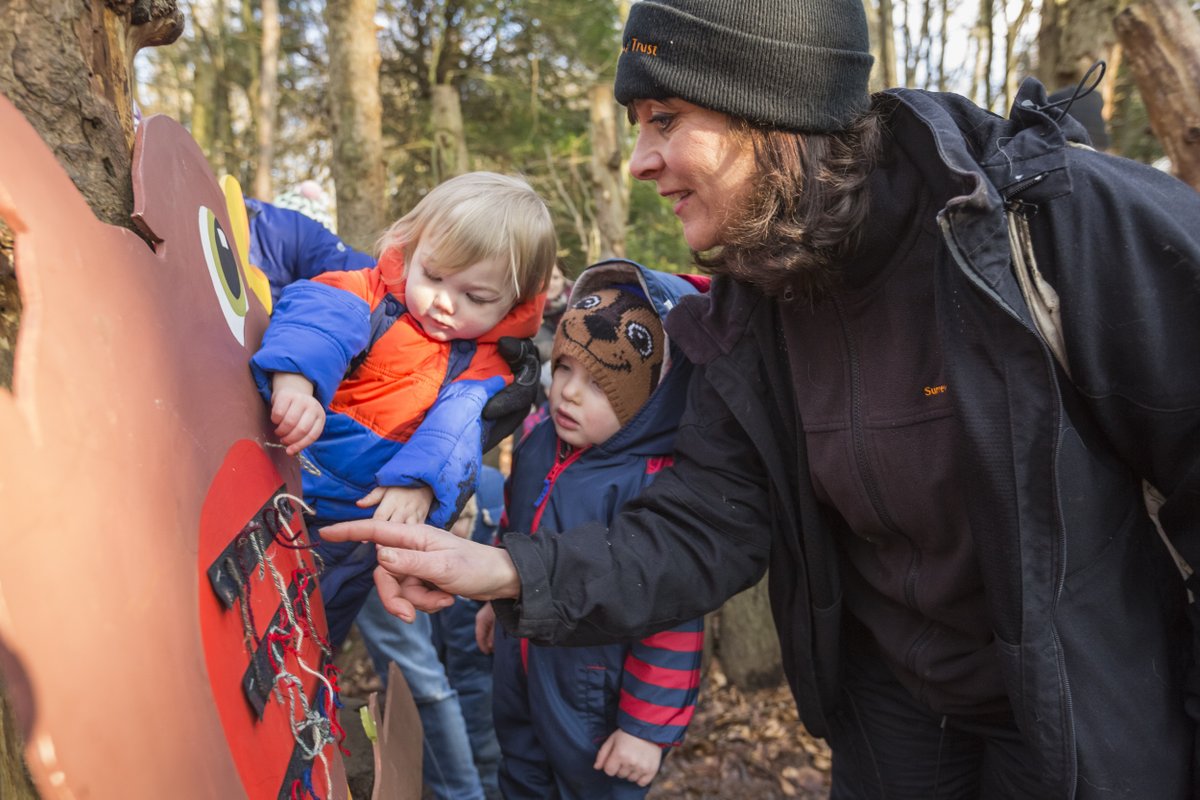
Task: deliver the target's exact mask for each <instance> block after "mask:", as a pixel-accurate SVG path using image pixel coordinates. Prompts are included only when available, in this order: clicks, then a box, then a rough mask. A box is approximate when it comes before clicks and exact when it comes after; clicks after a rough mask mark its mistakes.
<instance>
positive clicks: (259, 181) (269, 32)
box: [254, 0, 279, 200]
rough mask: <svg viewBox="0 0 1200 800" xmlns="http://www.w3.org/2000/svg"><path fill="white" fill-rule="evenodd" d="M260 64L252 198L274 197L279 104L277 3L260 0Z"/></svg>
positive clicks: (274, 0) (275, 0) (277, 1)
mask: <svg viewBox="0 0 1200 800" xmlns="http://www.w3.org/2000/svg"><path fill="white" fill-rule="evenodd" d="M261 48H262V57H261V59H260V63H261V64H262V66H261V68H260V71H259V81H258V128H257V140H258V158H257V161H258V165H257V166H256V167H255V169H254V196H255V197H258V198H260V199H262V200H270V199H271V198H272V197H274V196H275V192H274V189H273V187H272V184H271V169H272V167H273V165H274V163H275V109H276V108H277V107H278V105H279V0H262V44H261Z"/></svg>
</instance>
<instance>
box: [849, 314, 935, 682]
mask: <svg viewBox="0 0 1200 800" xmlns="http://www.w3.org/2000/svg"><path fill="white" fill-rule="evenodd" d="M833 304H834V306H835V307H836V308H837V313H838V322H839V323H840V324H841V326H842V338H843V339H844V340H845V342H846V350H847V352H848V355H849V357H850V432H851V438H852V439H853V441H854V458H855V461H857V462H858V470H859V474H860V475H861V476H862V482H863V486H864V488H866V490H867V497H868V498H869V499H870V501H871V507H872V508H874V509H875V513H876V514H877V515H878V516H879V521H880V522H881V523H883V527H884V528H886V529H887V531H888V532H889V533H891V534H894V535H896V536H898V537H900V538H901V539H903V540H904V541H906V542H908V547H909V551H910V553H911V556H910V558H909V563H908V572H907V574H906V575H905V577H904V601H905V602H906V603H907V604H908V606H909V608H912V609H913V610H920V609H918V608H917V589H916V585H917V575H918V573H919V572H920V569H921V551H920V548H918V547H917V546H916V545H915V544H913V540H912V539H911V538H909V537H908V536H907V535H905V533H904V532H903V531H902V530H900V529H899V527H898V526H897V525H896V523H895V521H894V520H893V519H892V517H891V515H890V514H889V513H888V511H887V508H886V507H885V506H884V503H883V497H882V496H881V495H880V493H879V483H878V482H877V481H876V480H875V475H874V473H873V472H872V470H871V467H870V464H869V462H868V460H867V441H866V434H865V433H864V432H863V428H864V424H863V411H862V370H861V368H860V367H861V365H860V364H859V358H858V348H857V347H856V346H855V343H854V337H852V336H851V335H850V331H849V329H848V328H847V327H846V315H845V313H844V312H843V308H842V301H841V300H840V299H838V298H837V297H834V298H833ZM919 638H920V637H918V639H919ZM916 644H917V642H914V643H913V645H914V646H915V645H916ZM911 652H912V651H911V649H910V651H909V654H910V655H911ZM909 666H910V667H911V666H912V665H911V664H910V665H909Z"/></svg>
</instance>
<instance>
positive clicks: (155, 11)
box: [0, 0, 183, 800]
mask: <svg viewBox="0 0 1200 800" xmlns="http://www.w3.org/2000/svg"><path fill="white" fill-rule="evenodd" d="M182 32H183V15H182V14H181V13H180V12H179V10H178V9H177V8H176V4H175V0H107V2H99V0H93V2H74V3H45V2H39V0H7V2H3V3H0V94H3V95H4V96H5V97H6V98H8V99H9V100H10V101H11V102H12V103H13V105H15V106H16V107H17V108H18V109H19V110H20V111H21V113H22V114H24V115H25V117H26V118H27V119H28V120H29V122H30V123H31V124H32V125H33V127H34V128H35V129H37V131H38V133H39V134H41V137H42V138H43V139H44V140H45V141H46V143H47V144H48V145H49V146H50V149H51V150H53V152H54V155H55V156H56V157H57V158H58V161H59V163H60V164H62V166H63V168H64V169H65V170H66V171H67V174H68V175H70V177H71V180H72V181H74V183H75V185H76V186H77V187H78V188H79V191H80V192H81V193H82V194H83V196H84V198H86V199H87V201H88V203H89V205H90V206H91V208H92V210H93V211H94V212H95V214H96V216H97V217H98V218H100V219H101V220H103V221H104V222H107V223H110V224H112V225H122V226H125V227H130V228H132V227H133V226H132V224H131V223H130V220H129V216H130V214H131V213H132V212H133V183H132V179H131V177H130V163H131V159H132V154H133V102H132V92H131V82H130V70H131V64H132V61H133V56H134V54H135V53H137V51H138V50H140V49H141V48H143V47H151V46H155V45H163V44H170V43H171V42H173V41H175V40H176V39H177V38H179V35H180V34H181V33H182ZM18 156H19V154H13V153H8V154H5V155H4V156H0V157H7V158H12V157H18ZM20 319H21V297H20V293H19V287H18V285H17V280H16V276H15V274H14V273H13V242H12V235H11V233H10V232H9V230H8V229H7V227H6V226H5V225H4V221H3V220H0V385H2V386H3V387H4V388H6V389H11V388H12V371H13V348H14V347H15V346H16V339H17V334H18V330H19V328H20ZM0 683H2V682H0ZM0 688H2V687H0ZM13 722H14V721H13V719H12V716H11V711H10V709H9V707H8V703H7V701H6V700H5V699H4V697H3V695H2V694H0V797H3V798H5V800H28V799H30V798H36V797H37V792H36V791H35V790H34V789H33V785H32V783H30V781H29V776H28V774H27V773H26V771H25V767H24V764H23V763H22V760H21V744H20V742H19V740H18V739H17V736H16V733H17V731H16V728H15V725H14V724H13Z"/></svg>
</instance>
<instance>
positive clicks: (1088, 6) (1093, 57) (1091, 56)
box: [1037, 0, 1121, 92]
mask: <svg viewBox="0 0 1200 800" xmlns="http://www.w3.org/2000/svg"><path fill="white" fill-rule="evenodd" d="M1120 4H1121V0H1043V2H1042V22H1041V27H1040V28H1039V29H1038V38H1037V47H1038V69H1037V76H1038V79H1039V80H1041V82H1042V83H1044V84H1045V85H1046V91H1048V92H1053V91H1055V90H1056V89H1061V88H1063V87H1066V86H1073V85H1075V84H1077V83H1079V81H1080V80H1081V79H1082V78H1083V76H1084V73H1086V72H1087V71H1088V68H1089V67H1091V66H1092V64H1094V63H1096V62H1097V61H1101V60H1103V61H1107V60H1109V59H1110V58H1111V56H1112V52H1111V51H1112V47H1113V44H1114V43H1115V42H1116V36H1115V35H1114V33H1113V30H1112V20H1113V17H1115V16H1116V14H1117V11H1118V9H1119V8H1120ZM1115 77H1116V73H1115V71H1114V72H1113V73H1112V74H1111V75H1110V76H1109V78H1110V79H1115Z"/></svg>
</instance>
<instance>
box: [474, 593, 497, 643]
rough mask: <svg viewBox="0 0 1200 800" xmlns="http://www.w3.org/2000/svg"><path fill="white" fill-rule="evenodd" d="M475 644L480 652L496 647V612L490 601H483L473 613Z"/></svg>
mask: <svg viewBox="0 0 1200 800" xmlns="http://www.w3.org/2000/svg"><path fill="white" fill-rule="evenodd" d="M475 644H477V645H479V652H481V653H490V652H492V651H493V650H495V649H496V612H495V611H493V610H492V604H491V603H484V604H483V605H482V606H480V607H479V611H478V612H477V613H476V614H475Z"/></svg>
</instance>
